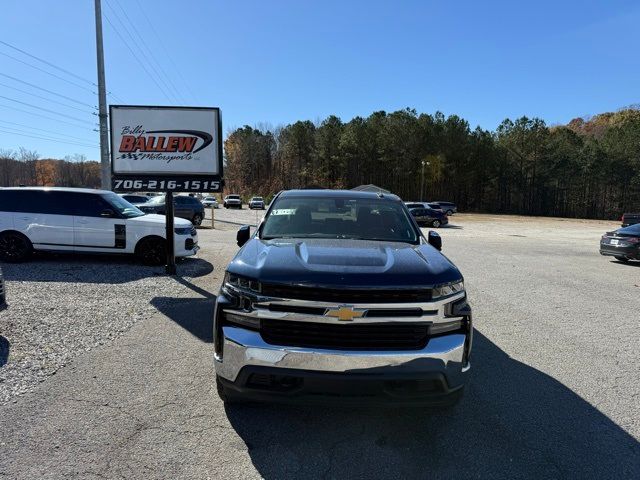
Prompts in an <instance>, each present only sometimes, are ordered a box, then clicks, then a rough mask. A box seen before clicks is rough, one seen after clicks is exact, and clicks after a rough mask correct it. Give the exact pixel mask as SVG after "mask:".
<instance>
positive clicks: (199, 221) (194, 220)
mask: <svg viewBox="0 0 640 480" xmlns="http://www.w3.org/2000/svg"><path fill="white" fill-rule="evenodd" d="M191 223H193V224H194V225H195V226H196V227H199V226H200V225H202V215H200V214H199V213H196V214H195V215H194V216H193V218H192V219H191Z"/></svg>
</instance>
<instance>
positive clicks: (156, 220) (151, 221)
mask: <svg viewBox="0 0 640 480" xmlns="http://www.w3.org/2000/svg"><path fill="white" fill-rule="evenodd" d="M165 221H166V217H165V216H164V215H158V214H156V213H148V214H146V215H142V216H140V217H133V218H129V219H128V222H129V223H130V224H133V225H141V226H146V227H149V226H158V227H163V228H164V224H165ZM173 223H174V225H175V226H176V227H189V226H191V222H190V221H189V220H185V219H184V218H179V217H174V219H173Z"/></svg>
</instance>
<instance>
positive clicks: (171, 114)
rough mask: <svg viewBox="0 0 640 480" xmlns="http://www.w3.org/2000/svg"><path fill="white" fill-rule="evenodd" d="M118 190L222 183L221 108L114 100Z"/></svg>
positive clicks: (200, 188)
mask: <svg viewBox="0 0 640 480" xmlns="http://www.w3.org/2000/svg"><path fill="white" fill-rule="evenodd" d="M109 118H110V126H111V175H112V187H113V190H114V191H120V192H129V191H164V192H167V191H173V192H217V191H220V190H221V189H222V135H221V132H222V125H221V120H220V110H219V109H218V108H204V107H143V106H126V105H111V106H110V108H109Z"/></svg>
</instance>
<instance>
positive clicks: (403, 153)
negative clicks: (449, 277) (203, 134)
mask: <svg viewBox="0 0 640 480" xmlns="http://www.w3.org/2000/svg"><path fill="white" fill-rule="evenodd" d="M225 157H226V169H225V179H226V190H227V191H228V192H233V193H242V194H246V195H262V196H265V197H268V196H270V195H272V194H274V193H276V192H277V191H279V190H282V189H291V188H309V187H322V188H353V187H355V186H358V185H361V184H375V185H377V186H379V187H382V188H385V189H387V190H390V191H391V192H393V193H395V194H397V195H399V196H400V197H401V198H402V199H404V200H420V199H424V200H425V201H426V200H450V201H454V202H456V203H457V204H458V206H459V208H460V209H461V210H464V211H476V212H488V213H514V214H524V215H550V216H562V217H582V218H618V217H619V216H620V214H621V213H622V212H624V211H631V210H636V211H637V210H640V110H639V109H638V108H636V107H630V108H626V109H623V110H620V111H618V112H613V113H604V114H600V115H596V116H594V117H592V118H578V119H575V120H572V121H571V122H570V123H569V124H567V125H560V126H548V125H547V124H546V123H545V122H544V120H542V119H539V118H527V117H521V118H518V119H515V120H511V119H506V120H504V121H503V122H502V123H501V124H500V125H499V126H498V127H497V129H496V130H495V131H489V130H484V129H482V128H480V127H477V128H475V129H471V127H470V125H469V122H467V121H466V120H465V119H463V118H461V117H459V116H457V115H450V116H445V115H444V114H442V113H440V112H436V113H435V114H433V115H431V114H426V113H420V114H418V113H417V112H416V110H413V109H405V110H399V111H396V112H391V113H387V112H384V111H379V112H374V113H372V114H371V115H370V116H369V117H367V118H363V117H355V118H353V119H352V120H350V121H349V122H346V123H345V122H343V121H342V120H341V119H340V118H338V117H337V116H333V115H332V116H329V117H328V118H326V119H324V120H323V121H321V122H319V123H314V122H311V121H298V122H295V123H292V124H289V125H284V126H279V127H275V128H269V127H264V126H263V127H250V126H244V127H242V128H238V129H236V130H234V131H233V132H231V133H230V134H229V136H228V138H227V140H226V141H225ZM423 163H424V165H423ZM423 172H424V174H423ZM421 190H422V191H421Z"/></svg>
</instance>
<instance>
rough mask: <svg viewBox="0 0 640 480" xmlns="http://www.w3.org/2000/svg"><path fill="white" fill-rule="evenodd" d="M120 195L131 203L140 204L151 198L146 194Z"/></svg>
mask: <svg viewBox="0 0 640 480" xmlns="http://www.w3.org/2000/svg"><path fill="white" fill-rule="evenodd" d="M120 196H121V197H122V198H124V199H125V200H126V201H127V202H129V203H130V204H131V205H142V204H143V203H147V202H148V201H149V200H150V199H151V197H148V196H146V195H135V194H132V193H125V194H123V195H120Z"/></svg>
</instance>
